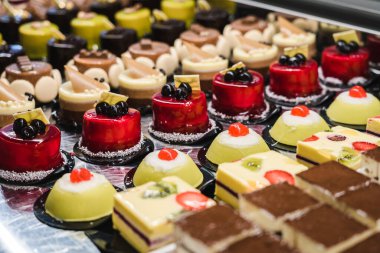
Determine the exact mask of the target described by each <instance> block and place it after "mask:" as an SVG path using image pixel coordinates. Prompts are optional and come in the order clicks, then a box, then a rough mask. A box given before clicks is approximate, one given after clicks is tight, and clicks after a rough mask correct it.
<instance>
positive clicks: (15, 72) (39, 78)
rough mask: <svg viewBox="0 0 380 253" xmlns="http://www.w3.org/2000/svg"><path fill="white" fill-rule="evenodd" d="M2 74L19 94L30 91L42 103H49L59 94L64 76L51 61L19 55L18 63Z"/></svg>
mask: <svg viewBox="0 0 380 253" xmlns="http://www.w3.org/2000/svg"><path fill="white" fill-rule="evenodd" d="M2 76H3V77H4V78H5V79H6V81H7V82H8V83H9V85H10V86H11V87H12V89H13V90H14V91H16V93H18V94H22V95H24V94H25V93H29V94H31V95H33V96H35V98H36V99H37V101H39V102H41V103H48V102H51V101H53V100H54V99H55V97H56V96H57V95H58V89H59V86H60V85H61V83H62V77H61V74H60V73H59V71H58V70H56V69H53V68H52V66H51V65H50V64H49V63H46V62H42V61H30V60H29V58H28V57H27V56H19V57H17V60H16V63H13V64H11V65H9V66H7V67H6V68H5V72H3V74H2Z"/></svg>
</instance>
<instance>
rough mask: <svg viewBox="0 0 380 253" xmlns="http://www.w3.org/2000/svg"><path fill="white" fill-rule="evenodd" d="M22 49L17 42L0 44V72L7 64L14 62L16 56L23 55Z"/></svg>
mask: <svg viewBox="0 0 380 253" xmlns="http://www.w3.org/2000/svg"><path fill="white" fill-rule="evenodd" d="M24 54H25V52H24V49H23V48H22V46H21V45H18V44H11V45H8V44H3V45H1V46H0V73H3V71H4V70H5V68H6V67H7V66H8V65H11V64H12V63H15V62H16V59H17V57H18V56H21V55H24Z"/></svg>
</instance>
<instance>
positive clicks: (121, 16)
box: [115, 4, 151, 38]
mask: <svg viewBox="0 0 380 253" xmlns="http://www.w3.org/2000/svg"><path fill="white" fill-rule="evenodd" d="M115 19H116V22H117V24H118V25H119V26H121V27H124V28H129V29H133V30H135V31H136V32H137V35H138V37H139V38H141V37H143V36H144V35H146V34H149V33H150V32H151V30H150V10H149V9H148V8H144V7H143V6H142V5H141V4H135V5H133V6H131V7H127V8H124V9H123V10H120V11H118V12H117V13H116V15H115Z"/></svg>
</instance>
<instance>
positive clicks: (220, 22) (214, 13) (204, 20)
mask: <svg viewBox="0 0 380 253" xmlns="http://www.w3.org/2000/svg"><path fill="white" fill-rule="evenodd" d="M228 21H229V14H228V12H227V11H225V10H223V9H219V8H214V9H211V10H201V11H199V12H198V13H197V14H195V23H198V24H201V25H203V26H205V27H208V28H213V29H216V30H218V31H219V32H223V29H224V27H225V26H226V25H227V24H228Z"/></svg>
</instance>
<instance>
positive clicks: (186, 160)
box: [133, 148, 203, 187]
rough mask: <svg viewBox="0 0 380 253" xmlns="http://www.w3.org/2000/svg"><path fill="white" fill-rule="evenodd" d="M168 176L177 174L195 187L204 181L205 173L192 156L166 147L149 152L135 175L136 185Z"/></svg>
mask: <svg viewBox="0 0 380 253" xmlns="http://www.w3.org/2000/svg"><path fill="white" fill-rule="evenodd" d="M167 176H177V177H179V178H181V179H182V180H183V181H185V182H187V183H188V184H189V185H191V186H193V187H198V186H199V185H200V184H201V183H202V181H203V175H202V173H201V172H200V170H199V169H198V167H197V165H195V163H194V161H193V160H192V159H191V157H190V156H189V155H187V154H185V153H183V152H181V151H179V150H176V149H170V148H164V149H161V150H159V151H154V152H152V153H149V154H148V155H147V156H146V157H145V158H144V160H143V161H142V162H141V163H140V165H139V166H138V167H137V170H136V173H135V175H134V176H133V183H134V185H135V186H139V185H142V184H145V183H147V182H150V181H153V182H159V181H161V180H162V179H163V178H165V177H167Z"/></svg>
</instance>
